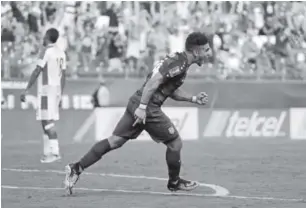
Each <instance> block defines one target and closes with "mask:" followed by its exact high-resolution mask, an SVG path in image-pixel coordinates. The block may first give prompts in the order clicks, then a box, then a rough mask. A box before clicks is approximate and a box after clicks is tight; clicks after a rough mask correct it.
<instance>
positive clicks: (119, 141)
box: [107, 135, 127, 149]
mask: <svg viewBox="0 0 306 208" xmlns="http://www.w3.org/2000/svg"><path fill="white" fill-rule="evenodd" d="M107 140H108V142H109V145H110V147H111V149H117V148H119V147H121V146H122V145H124V144H125V143H126V142H127V139H125V138H122V137H119V136H114V135H113V136H110V137H109V138H108V139H107Z"/></svg>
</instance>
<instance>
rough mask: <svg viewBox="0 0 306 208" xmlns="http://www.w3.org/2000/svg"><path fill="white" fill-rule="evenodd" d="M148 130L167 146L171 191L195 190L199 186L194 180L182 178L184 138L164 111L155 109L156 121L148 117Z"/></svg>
mask: <svg viewBox="0 0 306 208" xmlns="http://www.w3.org/2000/svg"><path fill="white" fill-rule="evenodd" d="M145 129H146V131H148V133H149V134H150V135H151V137H152V139H153V140H154V141H156V142H163V143H164V144H165V145H166V146H167V150H166V162H167V166H168V174H169V181H168V185H167V187H168V189H169V190H171V191H177V190H184V191H189V190H193V189H195V188H196V187H197V186H198V183H196V182H194V181H189V180H184V179H182V178H180V170H181V150H182V146H183V144H182V139H181V137H180V135H179V133H178V131H177V129H176V128H175V126H174V125H173V123H172V122H171V120H170V119H169V118H168V116H166V115H165V114H164V113H163V112H162V111H155V115H154V122H150V119H147V124H146V127H145Z"/></svg>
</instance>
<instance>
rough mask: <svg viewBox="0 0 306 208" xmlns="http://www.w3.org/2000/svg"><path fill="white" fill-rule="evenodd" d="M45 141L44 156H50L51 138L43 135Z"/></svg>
mask: <svg viewBox="0 0 306 208" xmlns="http://www.w3.org/2000/svg"><path fill="white" fill-rule="evenodd" d="M43 141H44V155H49V154H51V149H50V143H49V137H48V135H47V134H44V135H43Z"/></svg>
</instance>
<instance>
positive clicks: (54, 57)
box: [37, 44, 66, 91]
mask: <svg viewBox="0 0 306 208" xmlns="http://www.w3.org/2000/svg"><path fill="white" fill-rule="evenodd" d="M37 65H38V66H40V67H41V68H43V70H42V73H41V74H40V75H39V77H38V86H37V87H38V91H41V90H43V88H45V87H47V86H53V87H56V86H60V85H61V77H62V70H66V55H65V52H64V51H62V50H61V49H60V48H59V47H57V46H56V45H55V44H50V45H49V46H47V47H46V49H45V50H44V51H42V53H41V55H40V57H39V60H38V63H37Z"/></svg>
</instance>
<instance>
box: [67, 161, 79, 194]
mask: <svg viewBox="0 0 306 208" xmlns="http://www.w3.org/2000/svg"><path fill="white" fill-rule="evenodd" d="M65 173H66V176H65V181H64V184H65V189H66V191H67V193H68V194H69V195H71V194H72V188H73V186H74V185H75V184H76V182H77V181H78V180H79V177H80V173H79V172H78V171H77V169H76V167H75V164H73V163H71V164H69V165H66V167H65Z"/></svg>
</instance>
